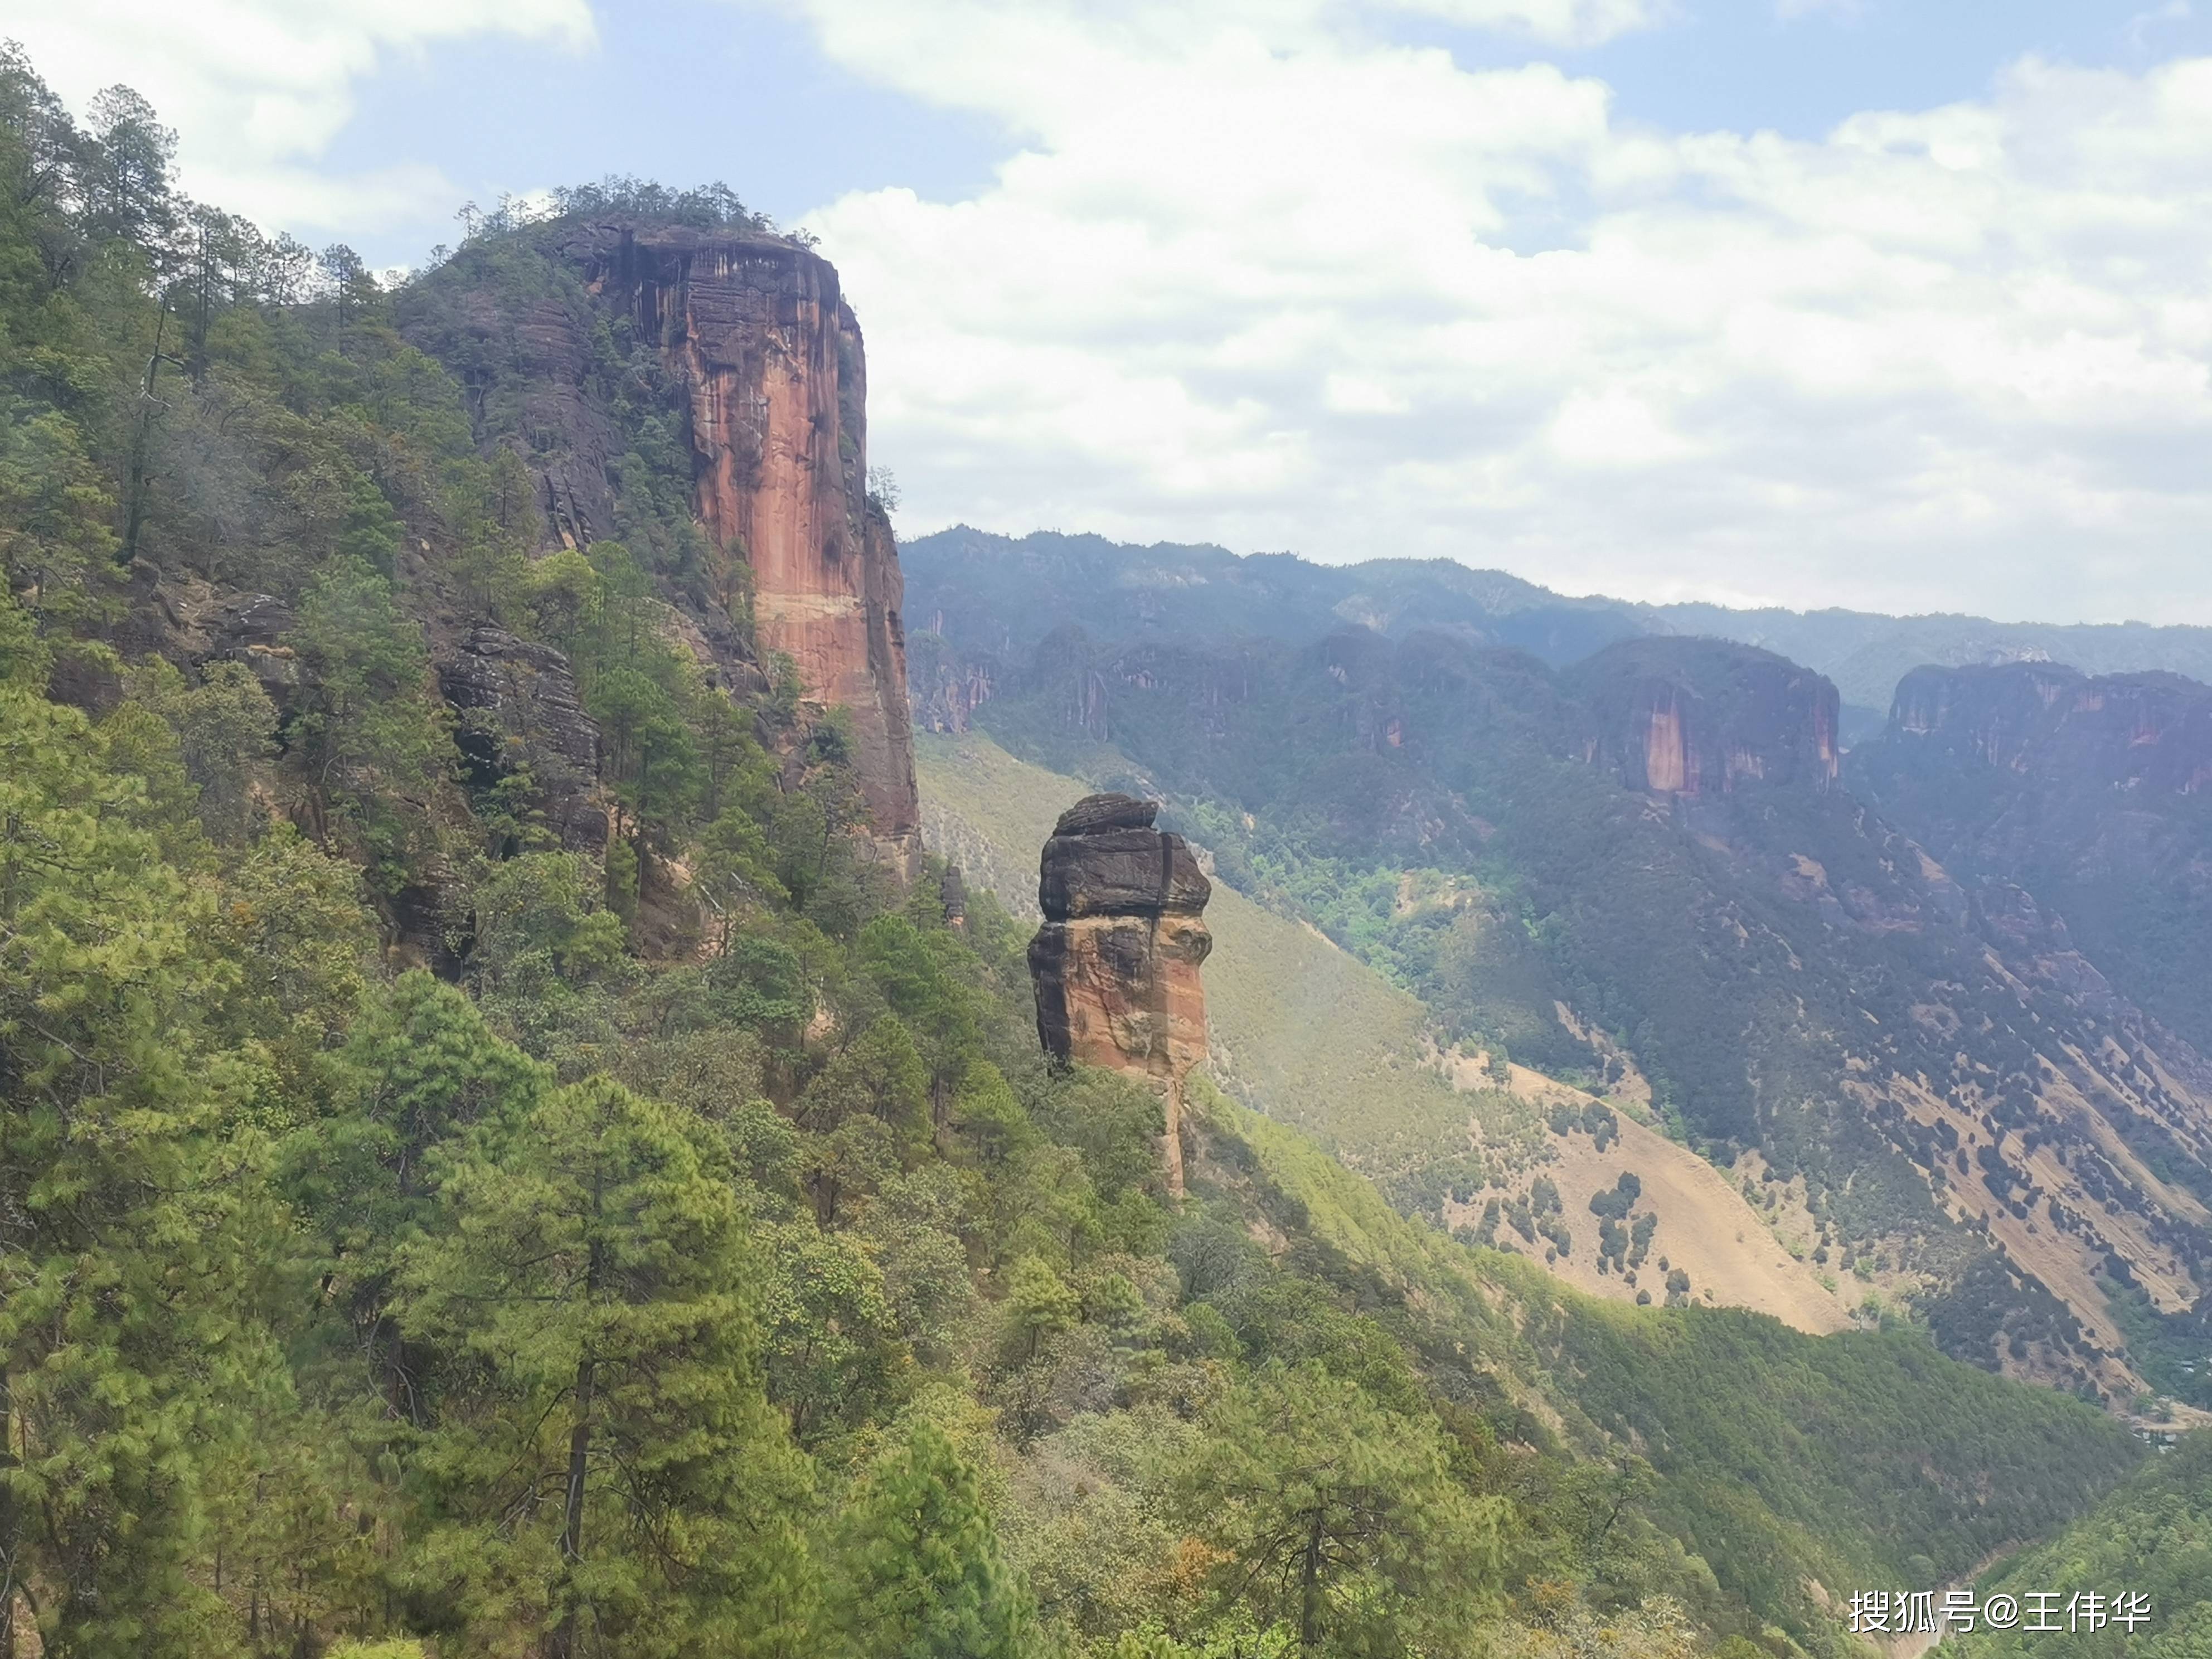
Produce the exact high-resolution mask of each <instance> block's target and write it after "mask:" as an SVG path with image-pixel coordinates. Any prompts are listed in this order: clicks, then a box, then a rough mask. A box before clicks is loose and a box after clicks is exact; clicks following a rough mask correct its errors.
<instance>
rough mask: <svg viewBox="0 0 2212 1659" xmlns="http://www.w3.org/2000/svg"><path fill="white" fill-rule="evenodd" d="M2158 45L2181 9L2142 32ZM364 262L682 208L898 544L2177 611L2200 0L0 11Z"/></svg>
mask: <svg viewBox="0 0 2212 1659" xmlns="http://www.w3.org/2000/svg"><path fill="white" fill-rule="evenodd" d="M2200 13H2202V14H2203V15H2199V14H2200ZM0 33H8V34H12V35H14V36H15V37H17V38H19V39H21V40H22V41H23V42H24V43H25V44H26V46H28V48H29V49H30V51H31V53H32V55H33V59H34V61H35V62H36V63H37V64H39V65H40V68H41V69H42V70H43V71H44V72H45V73H46V76H48V78H49V79H50V80H52V82H54V84H55V85H56V86H57V88H58V89H59V90H60V91H61V92H62V93H63V94H64V95H65V96H66V97H68V98H70V100H72V101H73V102H76V104H77V105H78V106H80V107H82V104H83V103H84V102H85V101H87V100H88V99H89V98H90V96H91V94H93V93H94V91H95V90H97V89H98V88H100V87H101V86H103V85H106V84H107V83H108V82H113V81H118V80H120V81H125V82H130V83H131V84H133V85H135V86H137V88H139V89H140V90H141V91H143V92H144V93H145V94H147V95H148V96H149V97H150V98H151V99H153V100H154V101H155V104H156V105H157V106H159V107H160V108H161V111H162V112H163V113H164V115H165V117H166V118H167V119H168V120H170V121H171V122H172V123H173V125H175V126H176V127H177V128H178V129H179V131H180V134H181V138H182V145H181V157H182V162H183V167H184V171H185V182H186V184H187V185H188V187H189V188H191V190H192V191H194V192H195V193H197V194H199V195H202V196H204V197H208V198H209V199H211V200H215V201H217V202H220V203H222V204H225V205H228V206H230V207H233V208H234V209H238V210H244V211H246V212H248V213H251V214H252V215H253V216H256V217H258V218H259V219H261V220H262V221H263V222H264V223H267V224H269V225H270V226H271V227H272V228H274V227H283V228H290V229H292V230H293V231H295V233H296V234H301V235H302V236H305V237H307V238H308V239H309V240H313V241H316V242H318V243H320V242H323V241H327V240H332V239H334V238H337V237H343V238H344V239H345V240H348V241H349V242H351V243H352V244H353V245H354V246H356V247H357V248H359V249H361V250H362V252H364V253H366V254H368V256H369V257H370V258H371V259H372V260H373V261H374V262H376V263H379V264H411V263H414V262H416V261H418V260H419V259H420V258H422V253H423V252H424V251H425V250H426V249H427V248H428V247H429V246H431V245H432V244H434V243H435V242H438V241H441V240H454V239H455V231H454V228H453V211H454V210H455V209H456V208H457V207H458V206H459V204H461V203H462V202H463V201H465V200H474V201H476V202H478V203H481V204H486V205H489V204H491V203H492V202H494V201H495V200H496V199H497V198H498V197H499V196H500V195H501V192H502V191H513V192H516V193H522V192H526V191H532V190H534V189H539V188H543V187H544V186H545V185H551V184H555V183H560V182H567V181H573V180H577V179H586V178H591V177H594V176H597V175H599V174H601V173H606V172H609V171H621V172H635V173H643V174H647V175H651V176H655V177H659V178H660V179H664V180H666V181H668V182H671V183H678V184H684V183H693V182H699V181H703V180H706V179H714V178H720V179H726V180H727V181H728V182H729V183H730V184H731V185H734V186H735V187H736V188H737V189H738V191H739V192H740V193H741V194H743V195H744V197H745V198H746V199H747V200H748V201H749V202H750V203H752V204H754V205H756V206H758V207H762V208H765V209H766V210H769V211H770V212H772V213H774V214H775V215H776V216H777V217H778V218H779V219H780V220H781V221H782V222H785V223H787V224H803V225H805V226H807V227H808V228H811V229H813V230H814V231H815V232H817V234H819V235H820V236H821V237H822V239H823V252H826V253H828V254H829V255H830V256H831V257H832V258H835V259H836V262H837V264H838V265H839V267H840V268H841V270H842V271H843V273H844V276H845V282H846V286H847V289H848V293H849V294H850V295H851V296H852V298H853V301H854V305H855V307H856V308H857V309H858V310H859V312H860V318H861V321H862V324H863V325H864V327H865V329H866V333H867V337H868V343H869V350H870V354H871V356H870V362H871V375H870V380H871V390H872V416H871V418H872V449H873V459H876V460H877V461H878V462H879V463H881V464H884V465H889V466H890V468H892V470H893V471H896V474H897V475H898V477H899V479H900V481H901V483H902V487H903V490H904V495H905V507H904V510H903V512H902V515H901V516H902V530H903V531H904V532H906V533H908V534H914V533H919V532H925V531H927V530H931V529H934V528H937V527H939V526H944V525H946V524H951V523H955V522H960V521H965V522H968V523H971V524H975V525H980V526H986V527H988V528H991V529H995V530H1003V531H1007V532H1017V533H1018V532H1023V531H1026V530H1030V529H1034V528H1039V527H1044V528H1055V529H1064V530H1097V531H1101V532H1105V533H1107V534H1109V535H1113V536H1116V537H1122V538H1133V539H1145V540H1150V539H1155V538H1164V539H1172V540H1182V541H1196V540H1213V541H1218V542H1221V543H1223V544H1226V545H1228V546H1230V547H1231V548H1234V549H1236V550H1239V551H1251V550H1275V549H1284V548H1287V549H1291V550H1296V551H1298V552H1301V553H1304V554H1306V555H1308V556H1311V557H1316V558H1321V559H1328V560H1346V559H1357V558H1364V557H1370V556H1381V555H1408V556H1450V557H1454V558H1458V559H1462V560H1464V561H1466V562H1469V563H1472V564H1476V565H1482V566H1495V567H1499V568H1505V569H1509V570H1511V571H1514V572H1516V573H1517V574H1522V575H1524V576H1528V577H1530V578H1533V579H1534V580H1541V581H1544V582H1547V583H1548V584H1550V585H1552V586H1556V587H1559V588H1562V589H1565V590H1567V591H1571V592H1612V593H1617V594H1623V595H1627V596H1630V597H1633V598H1639V599H1683V598H1703V599H1721V600H1725V601H1730V602H1739V603H1740V602H1747V601H1756V602H1780V603H1784V604H1790V605H1857V606H1864V607H1872V608H1881V609H1887V610H1931V609H1964V610H1972V611H1982V612H1984V613H1992V614H1996V615H1999V616H2004V617H2050V618H2056V619H2089V620H2118V619H2122V618H2125V617H2142V618H2146V619H2150V620H2159V621H2193V622H2201V623H2212V556H2208V554H2212V374H2209V373H2208V369H2212V3H2207V0H2194V4H2192V0H2142V3H2141V4H2140V5H2138V4H2131V3H2129V0H2120V3H2117V4H2113V3H2094V0H1939V3H1929V0H1206V3H1194V4H1182V5H1154V4H1151V3H1147V0H635V3H628V0H625V3H615V0H189V3H182V4H179V3H178V0H70V3H68V4H64V5H57V4H55V3H53V0H0Z"/></svg>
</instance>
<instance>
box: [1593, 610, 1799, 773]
mask: <svg viewBox="0 0 2212 1659" xmlns="http://www.w3.org/2000/svg"><path fill="white" fill-rule="evenodd" d="M1573 673H1574V675H1575V677H1576V678H1578V679H1580V680H1581V681H1582V682H1583V685H1584V686H1585V688H1586V695H1587V696H1588V700H1589V708H1590V713H1591V715H1592V716H1593V726H1594V730H1593V732H1592V735H1591V737H1590V739H1589V750H1590V752H1589V758H1591V759H1593V760H1596V761H1600V762H1601V763H1604V764H1606V765H1608V766H1610V767H1611V768H1612V769H1613V771H1614V772H1616V773H1617V774H1618V775H1619V776H1620V780H1621V781H1622V782H1624V783H1626V785H1628V787H1630V788H1632V789H1646V790H1650V792H1651V793H1654V794H1665V795H1723V794H1730V793H1735V791H1736V790H1738V789H1740V788H1742V787H1745V786H1747V785H1749V784H1757V783H1769V784H1795V785H1798V786H1809V787H1812V788H1814V789H1817V790H1825V789H1826V788H1828V787H1830V786H1831V785H1832V784H1833V783H1834V782H1835V781H1836V772H1837V767H1838V760H1839V751H1838V746H1837V727H1838V712H1839V711H1838V699H1837V696H1836V688H1835V687H1834V686H1832V685H1831V684H1829V683H1828V682H1827V681H1826V679H1823V678H1821V677H1820V675H1818V674H1816V673H1814V672H1813V671H1811V670H1810V669H1806V668H1800V667H1799V666H1798V665H1796V664H1795V663H1793V662H1790V661H1787V660H1786V659H1783V658H1781V657H1778V656H1776V655H1775V654H1774V653H1771V652H1770V651H1761V650H1759V649H1758V648H1757V647H1753V646H1747V645H1735V644H1729V643H1727V642H1725V641H1719V640H1699V639H1674V638H1663V637H1661V638H1650V639H1638V640H1628V641H1622V642H1621V643H1620V644H1618V645H1614V646H1610V647H1607V648H1606V649H1605V650H1603V651H1601V652H1600V653H1597V655H1596V656H1595V657H1593V658H1591V659H1589V662H1587V663H1585V664H1583V665H1581V666H1580V667H1578V668H1577V669H1576V670H1574V671H1573Z"/></svg>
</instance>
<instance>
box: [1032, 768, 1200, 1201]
mask: <svg viewBox="0 0 2212 1659" xmlns="http://www.w3.org/2000/svg"><path fill="white" fill-rule="evenodd" d="M1158 811H1159V807H1158V803H1156V802H1152V801H1146V800H1139V799H1135V798H1134V797H1133V796H1130V795H1113V794H1106V795H1086V796H1085V797H1084V799H1081V800H1079V801H1078V802H1077V803H1076V804H1075V805H1073V806H1071V807H1070V808H1068V810H1067V811H1065V812H1063V813H1062V814H1060V822H1059V823H1057V824H1055V825H1054V829H1053V834H1052V838H1051V839H1050V840H1049V841H1048V842H1045V845H1044V855H1043V858H1042V861H1041V864H1040V867H1039V870H1038V878H1037V903H1038V906H1039V908H1042V910H1043V912H1044V926H1043V927H1041V928H1039V929H1038V930H1037V934H1036V938H1035V939H1032V940H1030V980H1031V981H1032V982H1033V983H1034V985H1035V987H1036V1010H1037V1036H1038V1038H1039V1040H1040V1041H1041V1042H1042V1043H1043V1044H1044V1047H1045V1049H1046V1052H1047V1053H1048V1054H1051V1055H1052V1056H1053V1058H1054V1060H1061V1061H1072V1062H1076V1063H1079V1064H1082V1065H1086V1066H1105V1067H1107V1068H1108V1069H1109V1070H1112V1071H1116V1072H1121V1073H1125V1074H1127V1075H1128V1076H1131V1077H1136V1078H1141V1079H1144V1080H1145V1081H1146V1083H1148V1084H1150V1085H1152V1087H1153V1088H1154V1089H1156V1090H1158V1091H1159V1094H1160V1097H1161V1098H1162V1100H1163V1101H1164V1103H1165V1105H1166V1108H1167V1133H1165V1134H1164V1135H1163V1136H1162V1137H1161V1146H1160V1156H1161V1164H1162V1167H1163V1169H1164V1172H1165V1174H1166V1177H1167V1184H1168V1189H1169V1190H1170V1192H1173V1193H1176V1194H1181V1193H1182V1185H1183V1179H1182V1108H1183V1091H1184V1082H1185V1079H1187V1078H1188V1076H1189V1075H1190V1070H1191V1068H1192V1067H1193V1066H1196V1065H1197V1064H1198V1063H1199V1062H1200V1060H1204V1059H1205V1058H1206V992H1205V989H1204V987H1202V986H1201V985H1200V982H1199V967H1200V963H1203V962H1205V960H1206V953H1207V952H1208V951H1211V950H1212V948H1213V939H1212V935H1211V934H1209V933H1207V932H1206V923H1205V921H1204V920H1203V919H1202V918H1203V912H1204V911H1205V909H1206V900H1207V899H1208V898H1210V897H1211V896H1212V892H1213V888H1212V884H1211V883H1210V882H1208V881H1207V880H1206V876H1205V873H1204V872H1202V871H1200V869H1199V867H1198V861H1197V860H1195V859H1194V858H1193V857H1192V856H1191V852H1190V848H1188V846H1186V845H1185V844H1184V842H1183V839H1182V836H1171V835H1168V834H1165V833H1164V832H1163V831H1161V830H1158V829H1154V828H1153V827H1152V819H1153V817H1155V816H1156V815H1157V814H1158Z"/></svg>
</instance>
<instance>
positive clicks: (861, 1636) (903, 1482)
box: [831, 1420, 1039, 1659]
mask: <svg viewBox="0 0 2212 1659" xmlns="http://www.w3.org/2000/svg"><path fill="white" fill-rule="evenodd" d="M839 1545H840V1547H839V1553H838V1569H839V1577H838V1579H837V1582H836V1585H835V1587H834V1588H835V1594H834V1595H832V1598H831V1607H832V1609H833V1617H834V1619H835V1620H836V1636H837V1646H836V1650H835V1651H836V1652H837V1653H838V1654H839V1655H840V1656H841V1659H1024V1656H1028V1655H1031V1654H1035V1653H1036V1652H1037V1651H1038V1650H1039V1649H1038V1646H1037V1638H1036V1613H1035V1609H1034V1607H1032V1605H1031V1602H1030V1595H1029V1592H1028V1590H1027V1589H1025V1588H1024V1586H1023V1584H1022V1583H1021V1581H1020V1579H1019V1578H1018V1576H1017V1575H1016V1574H1015V1573H1014V1571H1013V1570H1012V1568H1011V1567H1010V1566H1009V1565H1007V1563H1006V1558H1005V1556H1004V1554H1003V1553H1001V1551H1000V1547H999V1540H998V1534H997V1533H996V1531H995V1530H994V1528H993V1526H992V1524H991V1516H990V1512H989V1510H987V1508H986V1507H985V1506H984V1504H983V1498H982V1493H981V1488H980V1487H979V1486H978V1484H977V1481H976V1479H975V1469H974V1468H972V1467H971V1466H970V1465H969V1463H968V1462H967V1461H966V1460H965V1459H964V1458H963V1457H962V1456H961V1455H960V1453H959V1451H958V1449H957V1448H956V1447H955V1446H954V1445H953V1444H952V1443H951V1440H950V1439H948V1438H947V1437H945V1431H943V1430H942V1429H939V1427H937V1425H934V1424H933V1423H930V1422H928V1421H927V1420H923V1421H920V1422H917V1423H916V1424H915V1426H914V1428H913V1429H912V1430H911V1431H909V1432H908V1436H907V1437H906V1442H905V1443H904V1444H903V1445H901V1446H897V1447H896V1448H895V1449H893V1450H892V1451H891V1452H890V1453H889V1454H888V1455H886V1456H885V1457H884V1460H883V1461H882V1462H879V1463H878V1464H877V1466H876V1467H875V1468H873V1469H872V1470H870V1471H869V1473H868V1474H867V1475H866V1478H865V1479H864V1480H862V1482H861V1485H860V1489H859V1491H858V1492H856V1493H855V1495H854V1500H853V1503H852V1504H851V1506H850V1507H849V1508H848V1510H847V1512H846V1515H845V1516H844V1522H843V1526H842V1531H841V1537H840V1540H839Z"/></svg>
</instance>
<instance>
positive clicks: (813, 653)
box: [578, 224, 921, 873]
mask: <svg viewBox="0 0 2212 1659" xmlns="http://www.w3.org/2000/svg"><path fill="white" fill-rule="evenodd" d="M584 240H585V242H586V246H585V247H584V248H582V249H580V250H578V251H579V252H580V253H581V255H582V258H581V264H583V267H584V276H585V280H586V284H587V286H589V287H590V288H591V289H592V290H593V291H594V292H595V293H597V294H598V295H599V296H600V297H601V298H602V299H603V300H605V301H610V302H611V303H613V304H616V305H617V306H621V307H626V308H627V309H628V310H629V313H630V314H631V316H632V318H633V319H634V320H635V325H636V326H637V328H638V330H639V331H640V332H641V334H642V335H643V336H644V337H646V338H647V340H648V341H650V342H651V343H653V344H654V345H655V346H657V347H658V348H659V350H660V352H661V355H662V358H663V361H664V362H666V363H667V364H668V366H669V367H670V368H671V370H672V371H673V372H674V373H675V374H676V376H677V378H678V380H679V382H680V383H681V384H682V386H684V389H685V391H686V392H687V393H688V396H689V400H690V422H689V423H688V424H689V425H690V439H691V449H692V461H693V471H694V476H695V479H696V485H695V488H696V501H695V507H696V512H697V515H698V519H699V522H700V525H701V526H702V528H703V529H704V530H705V531H706V532H707V535H708V538H710V539H711V540H712V541H713V542H714V544H715V545H716V546H717V547H718V548H719V549H720V550H721V554H722V556H724V557H726V558H731V559H736V560H741V561H743V562H744V563H745V564H746V565H747V566H749V567H750V570H751V575H752V602H753V616H754V621H755V626H756V632H757V638H758V641H759V644H760V648H761V651H762V653H763V656H765V655H767V654H768V653H776V652H781V653H786V654H787V655H788V656H789V657H790V658H791V659H792V661H793V663H795V664H796V665H797V666H798V670H799V682H800V684H801V685H802V686H803V688H804V690H805V695H806V696H807V697H808V698H810V699H811V700H812V701H815V702H822V703H826V704H829V705H831V706H833V707H838V708H848V709H850V710H851V711H852V720H853V732H854V739H855V741H856V743H857V745H858V750H859V752H858V754H857V756H856V757H855V760H856V763H857V767H858V771H859V775H860V785H861V788H862V790H863V792H864V793H866V797H867V802H868V806H869V809H870V811H871V812H872V814H873V816H874V819H875V829H876V836H877V839H878V842H879V843H880V844H881V845H882V846H884V848H886V850H887V852H888V853H889V854H890V856H892V857H893V858H894V859H895V860H897V861H898V862H899V863H900V864H901V865H902V868H903V869H904V870H905V871H906V872H908V873H910V872H911V871H912V868H913V866H914V861H915V856H916V854H918V853H919V851H920V848H921V829H920V825H921V811H920V807H919V805H918V804H917V802H916V799H915V777H914V734H913V727H912V725H911V723H910V721H909V719H908V708H907V689H906V636H905V631H904V629H903V627H902V623H901V621H900V617H899V606H900V604H901V602H902V599H903V597H904V584H903V580H902V577H901V575H900V573H899V564H898V549H897V546H896V543H895V542H894V541H893V539H892V536H891V527H890V521H889V520H887V519H886V518H885V517H884V514H883V513H882V512H881V510H880V509H878V507H876V505H875V504H874V503H873V502H872V501H870V500H869V497H868V489H867V414H866V401H867V368H866V356H865V355H864V353H863V351H862V349H861V343H860V324H859V323H858V322H857V321H856V320H855V319H854V316H853V313H852V310H851V308H850V307H848V306H847V305H846V304H845V302H844V300H843V298H842V295H840V293H839V291H838V285H837V272H836V268H835V267H834V266H832V265H831V264H829V261H828V260H826V259H823V258H820V257H818V256H817V255H816V254H814V253H812V252H809V251H808V250H807V249H805V248H804V247H802V246H799V245H798V244H796V243H794V242H792V241H789V240H786V239H784V238H782V237H780V236H769V235H765V234H758V233H755V232H749V231H741V230H729V229H724V230H696V229H691V228H685V227H683V226H674V225H646V224H637V225H619V224H617V225H602V226H597V227H594V228H592V231H591V232H590V233H588V234H586V237H585V239H584Z"/></svg>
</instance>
